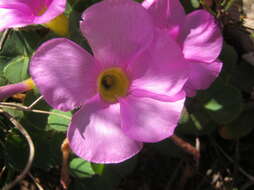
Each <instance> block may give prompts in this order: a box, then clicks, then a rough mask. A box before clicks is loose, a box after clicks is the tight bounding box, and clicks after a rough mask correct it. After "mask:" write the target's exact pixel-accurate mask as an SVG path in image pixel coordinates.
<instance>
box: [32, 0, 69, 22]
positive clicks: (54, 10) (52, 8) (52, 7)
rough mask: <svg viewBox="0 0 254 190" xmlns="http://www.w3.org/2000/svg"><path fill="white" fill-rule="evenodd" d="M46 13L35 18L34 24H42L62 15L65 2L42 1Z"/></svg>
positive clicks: (61, 0) (57, 0) (56, 0)
mask: <svg viewBox="0 0 254 190" xmlns="http://www.w3.org/2000/svg"><path fill="white" fill-rule="evenodd" d="M44 1H45V5H46V8H47V9H46V11H45V12H44V13H43V14H42V15H41V16H36V17H35V19H34V24H43V23H46V22H49V21H50V20H52V19H54V18H55V17H57V16H58V15H60V14H62V13H63V12H64V10H65V6H66V1H67V0H44Z"/></svg>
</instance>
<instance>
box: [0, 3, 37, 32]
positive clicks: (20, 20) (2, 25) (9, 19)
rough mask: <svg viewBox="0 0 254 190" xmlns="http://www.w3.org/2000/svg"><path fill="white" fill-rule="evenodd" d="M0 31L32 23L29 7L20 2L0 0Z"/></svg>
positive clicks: (31, 13)
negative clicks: (0, 0)
mask: <svg viewBox="0 0 254 190" xmlns="http://www.w3.org/2000/svg"><path fill="white" fill-rule="evenodd" d="M0 18H1V19H0V31H2V30H4V29H7V28H14V27H23V26H26V25H29V24H32V23H33V19H34V15H33V12H32V11H31V9H30V7H29V6H28V5H26V4H25V3H21V2H10V1H8V2H7V1H2V2H0Z"/></svg>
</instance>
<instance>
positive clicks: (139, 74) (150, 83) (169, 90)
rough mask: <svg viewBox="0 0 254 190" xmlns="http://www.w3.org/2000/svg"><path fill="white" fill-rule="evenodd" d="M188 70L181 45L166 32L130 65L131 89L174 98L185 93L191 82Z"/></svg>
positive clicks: (157, 37)
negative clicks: (184, 89)
mask: <svg viewBox="0 0 254 190" xmlns="http://www.w3.org/2000/svg"><path fill="white" fill-rule="evenodd" d="M188 70H189V68H188V64H187V62H186V61H185V59H184V57H183V54H182V52H181V49H180V47H179V46H178V44H177V43H176V42H175V41H174V40H173V39H172V38H170V36H169V35H168V34H167V32H166V31H165V30H163V31H162V30H161V31H159V30H158V31H156V38H155V40H154V42H153V44H152V45H151V47H149V48H148V50H147V51H145V52H144V53H143V54H142V55H141V56H139V58H138V59H137V60H135V61H134V62H133V63H132V64H129V67H128V73H129V75H130V78H131V79H132V84H131V89H136V88H138V89H143V90H147V91H150V92H153V93H157V94H162V95H168V96H172V95H175V94H177V93H179V92H180V91H181V90H182V88H183V86H184V84H185V82H186V80H187V78H188V72H189V71H188Z"/></svg>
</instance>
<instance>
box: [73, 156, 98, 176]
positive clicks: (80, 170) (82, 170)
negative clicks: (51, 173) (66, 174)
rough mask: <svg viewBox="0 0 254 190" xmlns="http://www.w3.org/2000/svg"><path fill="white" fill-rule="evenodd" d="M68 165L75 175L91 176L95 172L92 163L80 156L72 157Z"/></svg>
mask: <svg viewBox="0 0 254 190" xmlns="http://www.w3.org/2000/svg"><path fill="white" fill-rule="evenodd" d="M69 166H70V172H71V174H72V175H73V176H75V177H79V178H84V177H92V176H93V175H95V174H96V172H95V171H94V169H93V166H92V164H91V163H90V162H88V161H85V160H82V159H81V158H74V159H72V160H71V162H70V165H69Z"/></svg>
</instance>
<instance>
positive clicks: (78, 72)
mask: <svg viewBox="0 0 254 190" xmlns="http://www.w3.org/2000/svg"><path fill="white" fill-rule="evenodd" d="M80 28H81V32H82V33H83V35H84V36H85V37H86V38H87V40H88V42H89V44H90V46H91V48H92V51H93V55H94V57H93V56H92V55H91V54H89V53H88V52H87V51H86V50H84V49H82V48H81V47H80V46H78V45H77V44H75V43H74V42H72V41H70V40H68V39H65V38H57V39H53V40H50V41H48V42H46V43H44V44H42V45H41V47H39V49H38V50H37V51H36V52H35V54H34V56H33V57H32V60H31V65H30V73H31V75H32V78H33V80H34V81H35V83H36V86H37V87H38V88H39V90H40V92H41V93H42V95H43V96H44V98H45V100H46V101H47V102H48V103H49V104H50V105H51V106H52V107H54V108H56V109H60V110H63V111H68V110H71V109H74V108H76V107H79V106H81V108H80V110H79V111H77V112H76V113H75V114H74V116H73V118H72V121H71V124H70V126H69V129H68V140H69V142H70V147H71V149H72V150H73V152H74V153H76V154H77V155H78V156H80V157H82V158H84V159H86V160H88V161H92V162H97V163H118V162H121V161H124V160H126V159H128V158H130V157H132V156H133V155H135V154H136V153H138V152H139V151H140V150H141V148H142V144H143V142H158V141H161V140H163V139H165V138H167V137H169V136H171V135H172V134H173V132H174V129H175V127H176V125H177V122H178V120H179V117H180V114H181V110H182V108H183V104H184V99H185V93H183V91H182V88H183V85H184V84H185V82H186V80H187V77H188V75H187V73H188V71H187V70H188V67H187V65H186V62H185V60H184V58H183V56H182V53H181V49H180V47H179V46H178V45H177V44H176V42H175V41H174V40H173V39H171V38H168V36H167V33H165V32H164V31H160V30H159V29H155V27H154V25H153V22H152V18H151V16H150V15H149V14H148V12H147V11H146V10H145V9H144V8H143V7H142V5H141V4H139V3H136V2H134V1H131V0H106V1H102V2H100V3H97V4H95V5H93V6H91V7H90V8H88V9H86V10H85V12H84V13H83V15H82V21H81V23H80ZM169 48H171V49H172V51H167V50H168V49H169Z"/></svg>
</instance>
